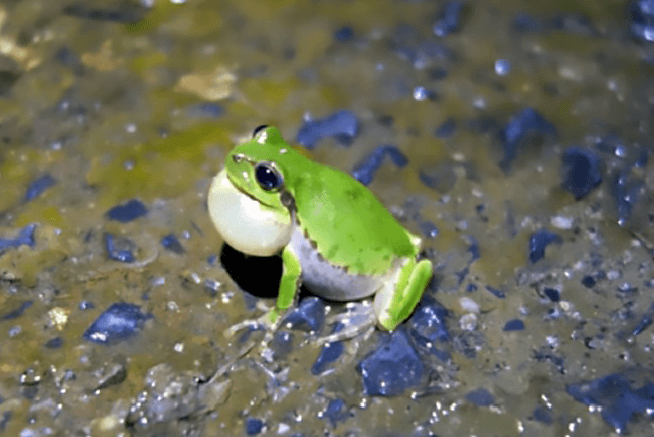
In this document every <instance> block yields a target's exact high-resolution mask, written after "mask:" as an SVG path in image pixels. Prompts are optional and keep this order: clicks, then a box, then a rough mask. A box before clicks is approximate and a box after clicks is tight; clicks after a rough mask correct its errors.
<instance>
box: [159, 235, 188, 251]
mask: <svg viewBox="0 0 654 437" xmlns="http://www.w3.org/2000/svg"><path fill="white" fill-rule="evenodd" d="M161 245H162V246H163V247H164V249H166V250H168V251H170V252H173V253H176V254H177V255H181V254H183V253H184V247H182V243H180V242H179V240H178V239H177V237H176V236H175V234H168V235H166V236H165V237H163V238H162V239H161Z"/></svg>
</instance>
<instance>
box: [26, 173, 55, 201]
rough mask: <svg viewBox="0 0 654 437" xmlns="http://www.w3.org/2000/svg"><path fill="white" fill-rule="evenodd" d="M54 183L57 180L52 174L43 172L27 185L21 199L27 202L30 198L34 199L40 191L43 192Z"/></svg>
mask: <svg viewBox="0 0 654 437" xmlns="http://www.w3.org/2000/svg"><path fill="white" fill-rule="evenodd" d="M56 183H57V181H56V180H55V179H54V178H53V177H52V176H50V175H49V174H45V175H43V176H41V177H40V178H38V179H36V180H34V181H32V183H31V184H29V186H28V187H27V191H26V192H25V197H24V198H23V199H24V200H25V201H26V202H29V201H30V200H34V199H36V198H37V197H38V196H39V195H40V194H41V193H43V192H44V191H45V190H47V189H48V188H50V187H52V186H54V185H55V184H56Z"/></svg>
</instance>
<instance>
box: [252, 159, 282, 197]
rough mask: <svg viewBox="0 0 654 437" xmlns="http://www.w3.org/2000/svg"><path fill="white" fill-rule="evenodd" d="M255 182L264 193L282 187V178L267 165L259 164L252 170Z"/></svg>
mask: <svg viewBox="0 0 654 437" xmlns="http://www.w3.org/2000/svg"><path fill="white" fill-rule="evenodd" d="M254 172H255V176H256V178H257V182H259V185H260V186H261V188H263V189H264V190H266V191H270V190H274V189H275V188H279V187H281V185H282V177H281V175H280V174H279V173H277V171H275V170H274V169H273V168H271V167H270V166H269V165H267V164H259V165H257V168H256V169H255V170H254Z"/></svg>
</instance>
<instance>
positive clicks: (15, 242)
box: [0, 223, 36, 255]
mask: <svg viewBox="0 0 654 437" xmlns="http://www.w3.org/2000/svg"><path fill="white" fill-rule="evenodd" d="M35 229H36V223H32V224H29V225H27V226H25V227H24V228H23V229H21V230H20V231H18V235H17V236H16V237H15V238H0V255H2V253H3V252H4V251H5V250H7V249H10V248H16V247H20V246H29V247H34V245H35V244H36V242H35V241H34V230H35Z"/></svg>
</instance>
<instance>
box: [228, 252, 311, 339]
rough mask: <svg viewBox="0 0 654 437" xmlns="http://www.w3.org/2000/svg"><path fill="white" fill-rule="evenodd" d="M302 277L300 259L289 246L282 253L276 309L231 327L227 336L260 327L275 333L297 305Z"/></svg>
mask: <svg viewBox="0 0 654 437" xmlns="http://www.w3.org/2000/svg"><path fill="white" fill-rule="evenodd" d="M301 275H302V265H301V264H300V258H298V256H297V254H296V253H295V251H294V250H293V249H292V248H291V246H290V245H288V246H286V247H285V248H284V250H283V251H282V278H281V280H280V281H279V293H278V294H277V301H276V303H275V308H273V309H271V310H270V311H268V312H267V313H266V314H264V315H263V316H261V317H259V318H258V319H254V320H245V321H243V322H240V323H237V324H236V325H233V326H231V327H230V328H229V329H228V330H227V331H226V334H227V335H228V336H231V335H234V334H235V333H236V332H238V331H240V330H242V329H244V328H258V327H263V328H264V329H265V330H266V331H268V332H271V331H275V330H276V329H277V328H278V327H279V324H280V323H281V321H282V320H283V319H284V315H285V314H286V313H287V312H288V310H289V309H290V308H292V307H293V304H294V303H295V296H296V294H297V290H298V288H299V283H300V276H301Z"/></svg>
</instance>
